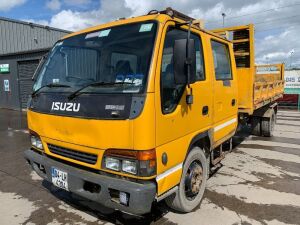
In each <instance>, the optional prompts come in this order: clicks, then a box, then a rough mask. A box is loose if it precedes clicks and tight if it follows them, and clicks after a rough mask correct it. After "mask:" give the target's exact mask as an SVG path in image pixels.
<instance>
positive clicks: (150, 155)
mask: <svg viewBox="0 0 300 225" xmlns="http://www.w3.org/2000/svg"><path fill="white" fill-rule="evenodd" d="M117 164H118V165H117ZM102 168H103V169H109V170H114V171H120V172H123V173H128V174H133V175H136V176H141V177H147V176H153V175H155V174H156V152H155V150H154V149H153V150H148V151H134V150H119V149H108V150H106V151H105V153H104V157H103V161H102Z"/></svg>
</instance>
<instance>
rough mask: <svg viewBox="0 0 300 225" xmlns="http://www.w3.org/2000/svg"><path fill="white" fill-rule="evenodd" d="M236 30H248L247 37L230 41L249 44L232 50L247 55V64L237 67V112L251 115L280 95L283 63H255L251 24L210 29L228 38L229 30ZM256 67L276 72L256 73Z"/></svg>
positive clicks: (282, 87)
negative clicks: (246, 46) (242, 49)
mask: <svg viewBox="0 0 300 225" xmlns="http://www.w3.org/2000/svg"><path fill="white" fill-rule="evenodd" d="M238 31H246V32H248V37H247V38H244V39H239V38H232V40H231V41H232V43H233V44H239V43H244V44H248V45H249V49H248V51H247V50H244V51H240V49H236V50H235V52H234V55H235V56H236V57H238V56H249V66H244V67H238V68H237V74H238V76H237V81H238V90H239V94H238V99H239V100H238V102H239V112H243V113H247V114H249V115H252V114H253V112H254V111H255V110H256V109H258V108H260V107H262V106H264V105H266V104H269V103H270V102H273V101H275V100H276V99H278V98H280V97H282V95H283V92H284V65H283V64H275V65H255V51H254V26H253V24H249V25H243V26H235V27H226V28H220V29H215V30H212V32H214V33H217V34H219V35H222V36H227V37H228V38H229V35H228V34H229V32H238ZM257 68H276V72H275V73H274V72H272V73H271V72H270V73H268V72H266V73H264V74H258V73H257Z"/></svg>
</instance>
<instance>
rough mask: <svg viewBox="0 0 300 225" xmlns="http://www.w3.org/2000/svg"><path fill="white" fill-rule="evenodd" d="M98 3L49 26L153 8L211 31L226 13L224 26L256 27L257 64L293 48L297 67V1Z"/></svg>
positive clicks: (281, 57)
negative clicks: (196, 21) (182, 16)
mask: <svg viewBox="0 0 300 225" xmlns="http://www.w3.org/2000/svg"><path fill="white" fill-rule="evenodd" d="M61 1H63V3H64V4H65V5H74V6H76V5H77V6H80V5H81V6H82V5H86V4H88V3H91V2H92V1H91V0H61ZM95 1H96V0H95ZM93 3H94V2H93ZM99 3H100V4H99V7H98V8H95V9H90V10H86V9H85V10H62V11H60V12H58V13H57V14H55V15H53V16H52V18H51V19H50V20H49V21H48V24H49V25H50V26H54V27H58V28H62V29H67V30H72V31H76V30H80V29H83V28H86V27H89V26H93V25H97V24H101V23H105V22H108V21H112V20H115V19H118V18H120V17H132V16H137V15H143V14H146V13H147V12H149V11H150V10H152V9H157V10H162V9H165V8H166V7H168V6H171V7H172V8H174V9H176V10H179V11H181V12H183V13H185V14H188V15H190V16H191V17H194V18H197V19H198V18H201V19H204V20H205V24H206V25H205V26H206V27H207V28H208V29H212V28H216V27H221V26H222V16H221V14H222V12H225V13H226V17H225V26H236V25H241V24H249V23H254V24H255V27H256V39H255V40H256V43H255V51H256V56H257V58H256V60H257V62H258V63H265V62H269V63H275V62H282V61H286V60H287V58H288V57H289V52H290V51H291V49H295V53H294V54H293V61H294V63H295V64H296V63H298V64H299V65H300V60H299V59H300V39H299V38H298V36H299V33H300V26H299V25H300V24H299V18H300V16H299V13H298V11H299V9H300V2H299V1H297V0H274V1H271V2H270V1H269V0H251V1H236V0H226V1H221V0H210V1H199V0H176V1H174V0H165V1H157V0H156V1H149V0H138V1H137V0H99ZM286 6H288V7H286ZM272 9H276V10H272ZM257 12H260V13H257ZM245 15H246V16H245ZM293 16H294V17H293ZM297 16H298V17H297ZM292 17H293V18H292Z"/></svg>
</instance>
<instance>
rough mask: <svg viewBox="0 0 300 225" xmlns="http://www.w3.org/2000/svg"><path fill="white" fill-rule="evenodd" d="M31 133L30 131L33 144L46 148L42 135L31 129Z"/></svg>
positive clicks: (33, 145)
mask: <svg viewBox="0 0 300 225" xmlns="http://www.w3.org/2000/svg"><path fill="white" fill-rule="evenodd" d="M29 133H30V141H31V146H32V147H34V148H37V149H39V150H44V147H43V143H42V140H41V138H40V136H39V135H38V134H37V133H35V132H34V131H30V132H29Z"/></svg>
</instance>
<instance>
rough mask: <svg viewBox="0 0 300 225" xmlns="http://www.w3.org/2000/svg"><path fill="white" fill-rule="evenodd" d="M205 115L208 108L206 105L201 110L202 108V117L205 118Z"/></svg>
mask: <svg viewBox="0 0 300 225" xmlns="http://www.w3.org/2000/svg"><path fill="white" fill-rule="evenodd" d="M207 114H208V106H207V105H206V106H203V108H202V115H203V116H205V115H207Z"/></svg>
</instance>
